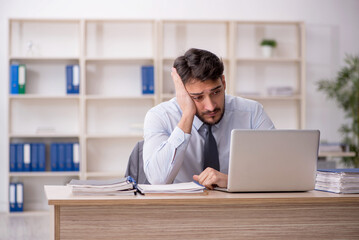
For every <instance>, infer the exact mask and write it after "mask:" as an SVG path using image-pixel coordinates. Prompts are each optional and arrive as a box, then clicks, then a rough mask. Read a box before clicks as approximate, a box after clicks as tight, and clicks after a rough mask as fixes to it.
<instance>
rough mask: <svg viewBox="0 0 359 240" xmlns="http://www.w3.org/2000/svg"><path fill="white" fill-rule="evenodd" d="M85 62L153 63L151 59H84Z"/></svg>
mask: <svg viewBox="0 0 359 240" xmlns="http://www.w3.org/2000/svg"><path fill="white" fill-rule="evenodd" d="M85 61H87V62H144V61H146V62H149V61H151V62H154V61H155V59H154V58H153V57H86V58H85Z"/></svg>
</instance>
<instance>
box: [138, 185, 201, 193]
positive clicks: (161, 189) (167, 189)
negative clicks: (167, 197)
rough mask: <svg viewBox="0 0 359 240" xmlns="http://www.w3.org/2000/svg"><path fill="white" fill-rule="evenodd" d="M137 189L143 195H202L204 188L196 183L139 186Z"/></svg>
mask: <svg viewBox="0 0 359 240" xmlns="http://www.w3.org/2000/svg"><path fill="white" fill-rule="evenodd" d="M137 189H138V190H139V191H140V192H141V193H142V194H146V193H201V192H203V190H204V189H205V187H204V186H202V185H200V184H199V183H196V182H185V183H173V184H157V185H151V184H137Z"/></svg>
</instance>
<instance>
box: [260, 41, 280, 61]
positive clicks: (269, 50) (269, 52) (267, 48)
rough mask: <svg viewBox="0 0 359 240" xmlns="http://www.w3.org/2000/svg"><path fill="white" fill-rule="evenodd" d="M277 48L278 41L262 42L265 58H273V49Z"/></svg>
mask: <svg viewBox="0 0 359 240" xmlns="http://www.w3.org/2000/svg"><path fill="white" fill-rule="evenodd" d="M276 46H277V41H276V40H274V39H263V40H262V42H261V48H262V55H263V57H266V58H269V57H272V56H273V49H274V48H275V47H276Z"/></svg>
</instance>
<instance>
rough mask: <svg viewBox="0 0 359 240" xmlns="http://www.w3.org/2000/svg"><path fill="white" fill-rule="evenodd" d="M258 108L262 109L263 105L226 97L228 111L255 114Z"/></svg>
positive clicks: (241, 98)
mask: <svg viewBox="0 0 359 240" xmlns="http://www.w3.org/2000/svg"><path fill="white" fill-rule="evenodd" d="M258 108H262V105H261V104H260V103H259V102H257V101H254V100H251V99H247V98H243V97H237V96H232V95H226V110H229V111H245V112H253V111H256V110H257V109H258Z"/></svg>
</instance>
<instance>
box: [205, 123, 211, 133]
mask: <svg viewBox="0 0 359 240" xmlns="http://www.w3.org/2000/svg"><path fill="white" fill-rule="evenodd" d="M205 127H206V129H207V130H208V132H212V125H209V124H205Z"/></svg>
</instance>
